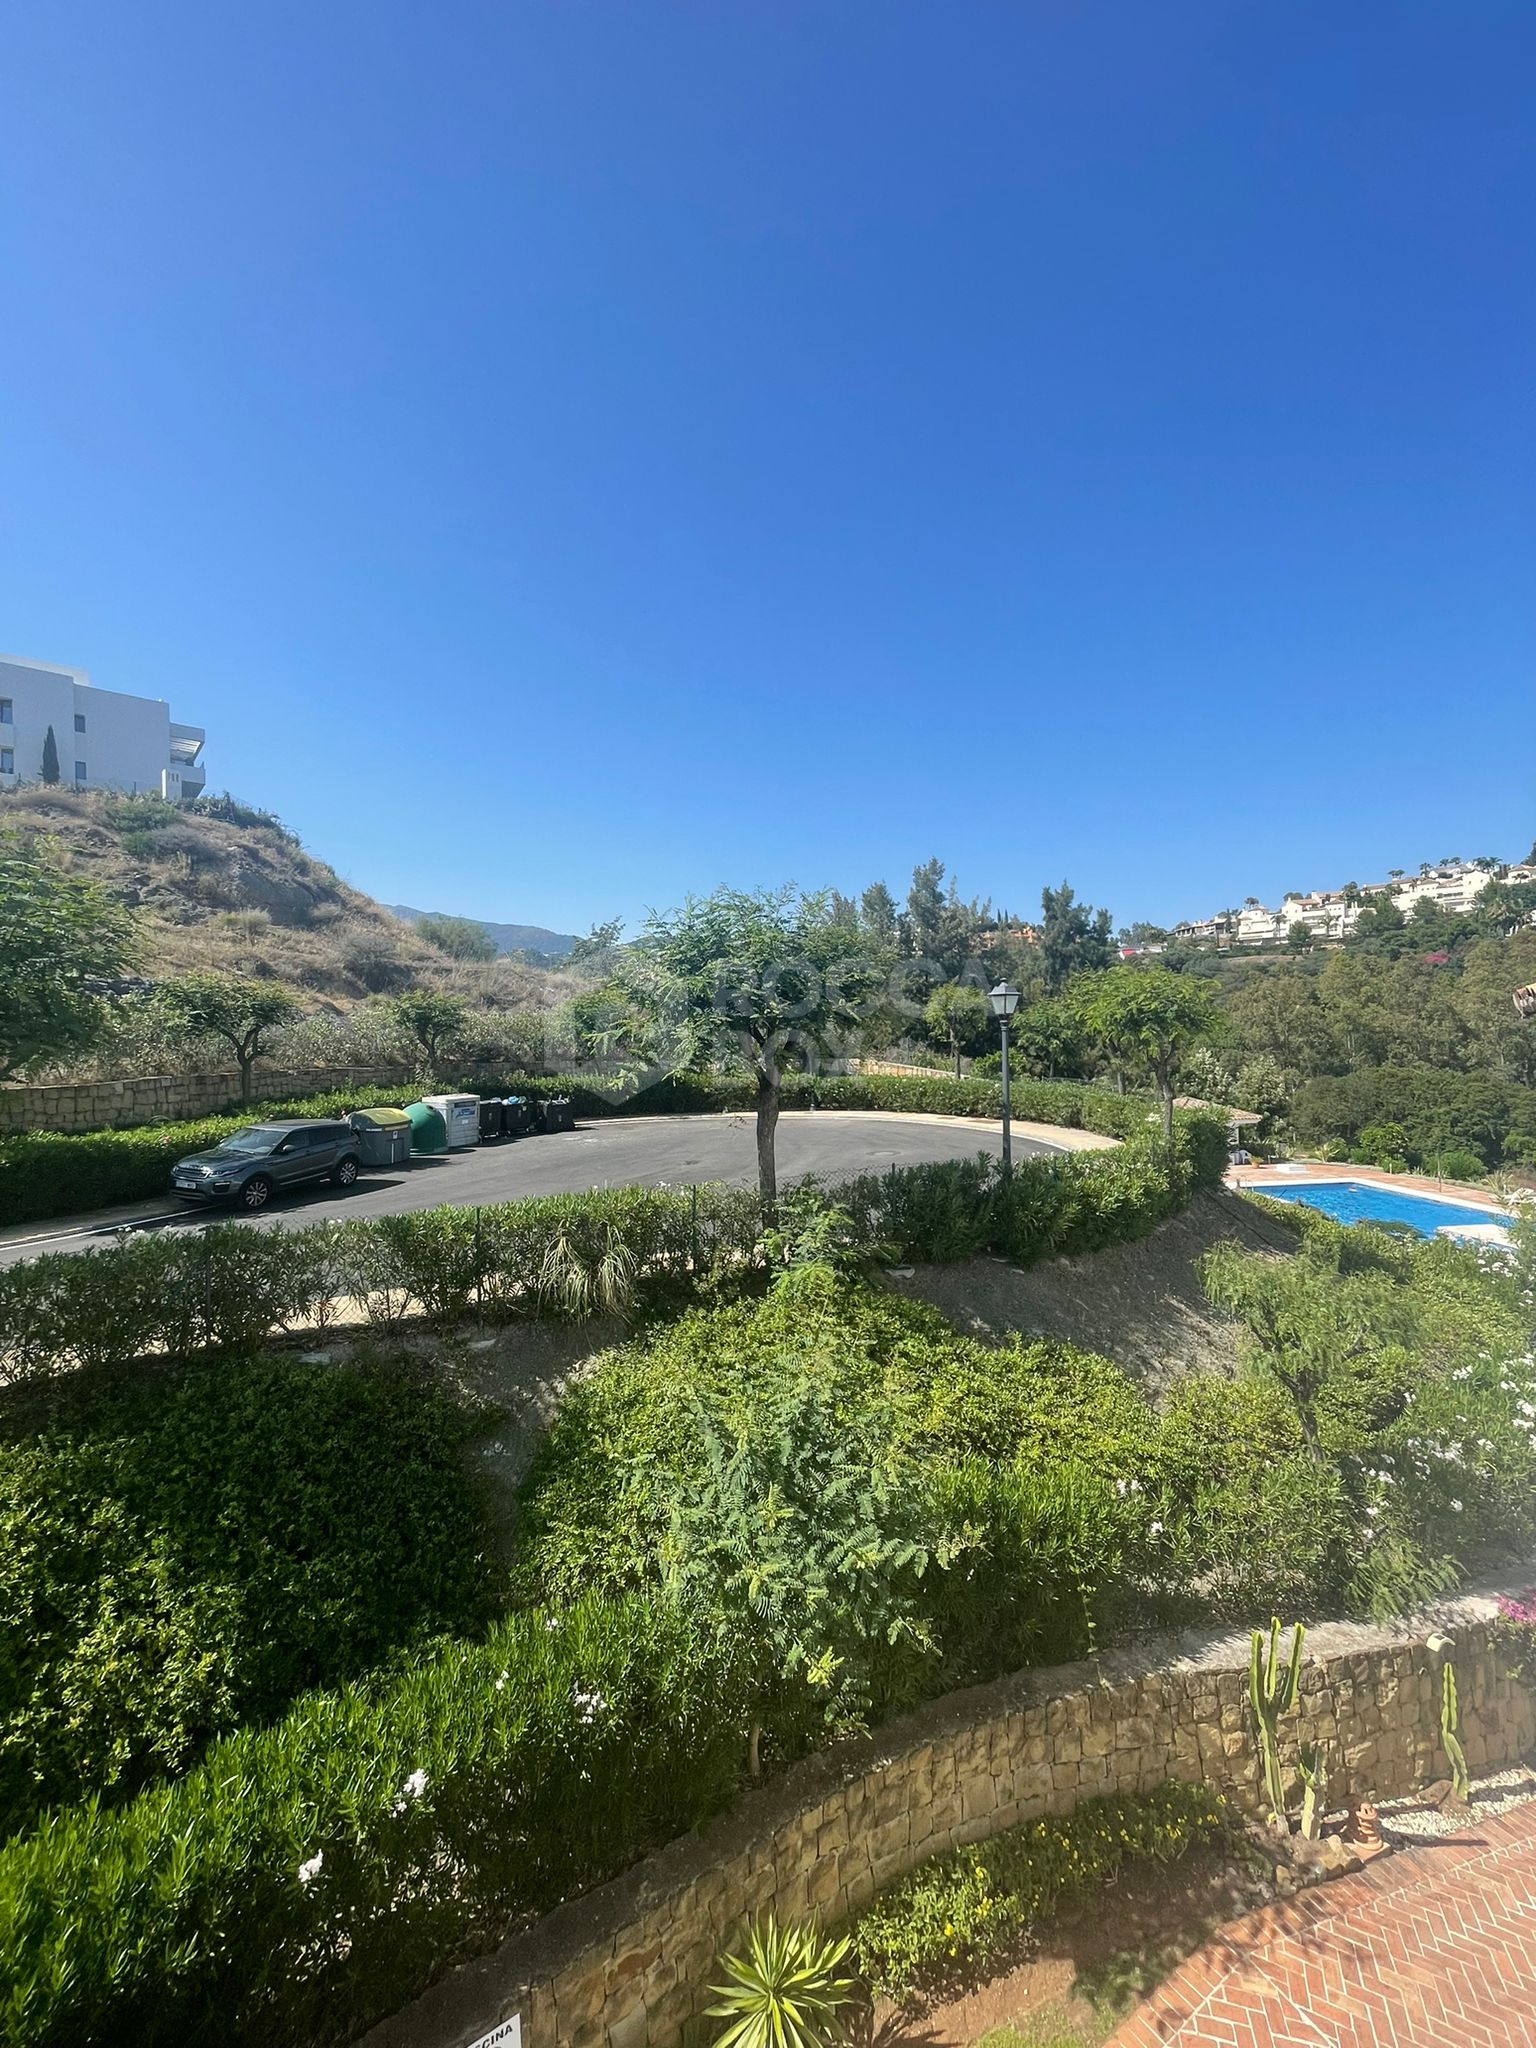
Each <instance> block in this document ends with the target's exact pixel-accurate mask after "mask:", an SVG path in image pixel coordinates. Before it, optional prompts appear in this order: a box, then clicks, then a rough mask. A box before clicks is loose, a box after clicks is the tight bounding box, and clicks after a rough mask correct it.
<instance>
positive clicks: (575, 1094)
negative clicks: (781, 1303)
mask: <svg viewBox="0 0 1536 2048" xmlns="http://www.w3.org/2000/svg"><path fill="white" fill-rule="evenodd" d="M470 1092H475V1093H485V1094H502V1095H529V1096H533V1097H535V1098H537V1099H539V1100H542V1099H544V1098H545V1097H546V1096H550V1095H568V1096H569V1097H570V1098H571V1100H572V1102H573V1104H574V1105H575V1109H576V1113H577V1114H578V1115H579V1116H583V1117H589V1118H597V1117H610V1116H651V1115H654V1116H677V1115H680V1114H685V1113H688V1112H694V1113H697V1112H709V1111H722V1110H732V1109H735V1110H740V1109H750V1108H751V1106H752V1102H753V1093H752V1085H751V1083H750V1082H749V1081H747V1080H745V1079H738V1078H732V1077H728V1076H711V1075H699V1076H694V1075H682V1076H678V1077H675V1078H673V1079H670V1080H666V1081H659V1082H657V1083H656V1085H655V1086H654V1087H652V1088H647V1089H645V1090H643V1091H642V1092H641V1093H640V1094H638V1095H634V1096H629V1097H625V1098H624V1099H622V1100H620V1101H611V1100H610V1099H609V1098H608V1097H607V1096H604V1095H601V1094H598V1093H597V1092H595V1091H594V1090H593V1089H591V1088H589V1087H587V1086H586V1085H585V1084H584V1083H583V1082H582V1081H580V1080H579V1079H571V1078H568V1077H564V1076H561V1075H549V1074H544V1075H540V1076H538V1077H537V1078H532V1079H530V1078H527V1077H523V1076H513V1077H511V1078H510V1079H508V1080H506V1081H505V1082H498V1083H496V1084H495V1085H494V1086H488V1085H487V1084H485V1083H484V1082H480V1083H472V1084H470ZM782 1099H783V1104H784V1107H785V1108H786V1109H810V1108H821V1109H885V1110H893V1111H896V1112H899V1113H904V1114H906V1115H930V1116H977V1117H987V1118H990V1119H993V1120H996V1119H997V1118H998V1117H1000V1116H1001V1114H1002V1091H1001V1089H1000V1087H999V1086H998V1085H997V1083H996V1082H993V1081H956V1080H954V1079H953V1078H952V1077H951V1076H947V1075H943V1074H935V1075H933V1076H932V1077H931V1078H930V1077H926V1076H925V1077H918V1076H916V1075H907V1074H865V1075H858V1074H849V1075H817V1076H811V1075H803V1074H801V1075H794V1076H792V1077H791V1078H790V1079H789V1080H787V1081H786V1082H785V1084H784V1088H783V1091H782ZM399 1100H400V1091H399V1090H398V1089H397V1090H395V1091H393V1092H391V1091H390V1090H388V1089H382V1088H363V1089H354V1090H353V1091H352V1092H351V1093H350V1094H332V1095H311V1096H306V1097H304V1098H302V1099H301V1100H297V1101H293V1102H262V1103H253V1104H252V1105H251V1107H250V1109H249V1110H248V1111H247V1112H245V1113H244V1114H242V1115H238V1116H209V1117H200V1118H198V1119H197V1120H196V1121H195V1122H191V1123H175V1124H142V1125H139V1126H136V1127H135V1128H133V1129H131V1130H123V1131H87V1132H83V1133H66V1132H61V1131H27V1132H22V1133H19V1134H16V1135H13V1136H10V1137H5V1138H0V1227H4V1226H5V1225H8V1224H13V1223H34V1222H41V1221H43V1220H45V1219H46V1218H48V1217H50V1216H70V1215H76V1214H79V1213H80V1212H82V1211H85V1210H91V1209H103V1208H108V1207H111V1206H112V1205H113V1204H115V1203H118V1202H140V1201H147V1200H150V1199H151V1198H153V1197H154V1196H156V1195H163V1194H165V1193H166V1190H167V1187H168V1184H169V1181H170V1172H171V1168H172V1166H173V1165H174V1164H175V1162H176V1161H177V1160H178V1159H183V1158H185V1157H186V1155H187V1154H188V1153H189V1152H201V1151H203V1150H205V1149H206V1148H207V1147H208V1146H210V1145H216V1144H217V1143H218V1142H219V1140H220V1139H221V1138H227V1137H229V1136H230V1135H231V1133H232V1132H234V1131H238V1130H242V1129H243V1128H244V1127H245V1126H246V1125H247V1124H250V1123H256V1122H260V1121H261V1120H262V1119H263V1118H266V1117H274V1116H336V1115H338V1114H339V1113H341V1112H342V1111H344V1110H348V1109H364V1108H369V1107H373V1106H376V1105H378V1104H381V1103H388V1102H398V1101H399ZM1012 1106H1013V1114H1014V1115H1015V1117H1017V1118H1018V1119H1019V1120H1020V1121H1021V1122H1027V1123H1047V1124H1061V1125H1065V1126H1066V1127H1067V1128H1068V1129H1071V1130H1087V1131H1097V1132H1099V1133H1101V1134H1102V1135H1103V1136H1105V1137H1109V1138H1128V1137H1132V1136H1135V1135H1137V1134H1139V1133H1140V1132H1142V1131H1144V1130H1145V1129H1146V1128H1147V1127H1148V1119H1149V1117H1150V1116H1151V1115H1152V1106H1151V1104H1150V1103H1149V1102H1148V1101H1147V1100H1146V1099H1145V1098H1143V1097H1141V1096H1135V1095H1112V1094H1110V1093H1109V1091H1108V1090H1107V1089H1102V1088H1080V1087H1077V1086H1075V1085H1074V1084H1072V1083H1069V1082H1065V1081H1056V1082H1048V1081H1027V1082H1023V1083H1020V1084H1019V1085H1017V1086H1016V1087H1014V1089H1013V1090H1012Z"/></svg>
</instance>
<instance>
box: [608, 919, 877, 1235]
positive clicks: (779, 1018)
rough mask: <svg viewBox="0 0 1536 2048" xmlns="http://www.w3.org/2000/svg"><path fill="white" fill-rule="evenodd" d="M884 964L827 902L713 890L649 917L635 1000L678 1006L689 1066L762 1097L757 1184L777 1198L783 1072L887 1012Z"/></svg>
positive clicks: (681, 1048)
mask: <svg viewBox="0 0 1536 2048" xmlns="http://www.w3.org/2000/svg"><path fill="white" fill-rule="evenodd" d="M888 966H889V962H888V961H887V960H885V959H884V958H882V956H881V955H880V954H879V953H878V952H875V951H874V950H872V949H871V948H870V947H869V946H868V945H867V944H866V943H865V941H864V940H863V939H862V938H861V937H860V935H859V934H858V933H857V932H853V931H850V930H849V929H848V927H847V926H846V925H843V924H839V923H838V922H837V921H836V919H835V918H833V917H832V916H831V915H830V912H829V906H828V901H827V898H826V896H825V895H809V896H808V895H803V894H802V893H801V892H800V891H799V890H797V889H794V888H785V889H779V890H762V891H758V892H755V893H750V892H746V891H743V890H738V889H717V890H716V891H715V892H714V894H713V895H712V896H705V897H690V898H689V899H688V901H687V902H686V903H685V904H684V906H683V908H682V909H681V910H677V911H672V912H669V913H667V914H664V915H663V914H656V913H653V914H652V916H651V917H650V919H649V920H648V921H647V923H646V927H645V930H644V933H643V934H642V936H641V939H640V942H639V945H638V947H637V949H636V959H635V961H634V965H633V968H632V969H631V975H630V985H631V987H632V988H633V989H634V990H635V996H636V1000H637V1001H638V1002H639V1004H640V1005H641V1006H642V1007H645V1006H647V1005H650V1006H658V1007H662V1008H666V1009H673V1010H675V1013H676V1015H677V1017H678V1036H679V1045H678V1048H677V1050H678V1054H679V1055H680V1057H681V1059H682V1060H683V1061H684V1062H685V1063H688V1064H695V1065H698V1064H703V1065H708V1064H710V1063H714V1062H720V1061H725V1062H731V1063H735V1064H737V1065H739V1066H741V1067H742V1068H744V1069H745V1070H746V1072H748V1073H749V1074H750V1075H751V1076H752V1078H753V1080H754V1082H755V1083H756V1088H757V1101H756V1111H757V1177H758V1186H759V1189H760V1190H761V1193H762V1197H763V1201H764V1204H765V1206H766V1207H767V1208H768V1209H769V1210H770V1211H771V1209H772V1207H773V1204H774V1201H775V1199H776V1197H777V1193H778V1176H777V1169H776V1166H775V1161H774V1132H775V1130H776V1128H777V1125H778V1120H779V1082H780V1079H781V1077H782V1075H783V1073H784V1072H785V1070H786V1067H789V1068H794V1067H801V1066H807V1065H811V1064H813V1063H814V1062H815V1060H816V1059H817V1058H819V1057H820V1056H822V1055H823V1054H832V1055H834V1056H835V1055H836V1054H837V1053H839V1052H840V1051H841V1050H842V1049H843V1047H844V1046H845V1045H846V1044H847V1043H848V1042H849V1040H850V1039H851V1037H852V1036H853V1034H854V1033H856V1032H858V1031H859V1030H861V1029H862V1028H864V1027H866V1026H867V1025H868V1024H869V1022H870V1020H871V1018H872V1017H873V1016H874V1015H875V1014H876V1013H877V1012H878V1011H879V1010H880V1009H881V1008H882V1007H883V1006H884V1004H885V988H884V984H885V976H886V971H887V969H888Z"/></svg>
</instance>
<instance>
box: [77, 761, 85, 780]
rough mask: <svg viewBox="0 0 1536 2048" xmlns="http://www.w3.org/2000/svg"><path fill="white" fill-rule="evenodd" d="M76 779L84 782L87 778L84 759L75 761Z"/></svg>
mask: <svg viewBox="0 0 1536 2048" xmlns="http://www.w3.org/2000/svg"><path fill="white" fill-rule="evenodd" d="M75 780H76V782H84V780H85V763H84V762H83V761H77V762H76V763H75Z"/></svg>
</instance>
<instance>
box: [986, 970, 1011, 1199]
mask: <svg viewBox="0 0 1536 2048" xmlns="http://www.w3.org/2000/svg"><path fill="white" fill-rule="evenodd" d="M987 1001H988V1002H989V1003H990V1004H991V1005H992V1014H993V1016H994V1017H995V1018H996V1019H997V1024H998V1029H999V1030H1000V1031H1001V1032H1002V1034H1003V1179H1004V1180H1009V1179H1011V1178H1012V1176H1013V1131H1012V1129H1011V1127H1010V1122H1009V1100H1008V1019H1009V1018H1010V1017H1011V1016H1012V1015H1013V1013H1014V1011H1015V1010H1016V1009H1017V1008H1018V1007H1019V992H1018V990H1017V989H1016V988H1010V987H1009V986H1008V984H1007V982H1006V981H1000V982H999V983H998V984H997V987H996V988H994V989H989V990H988V992H987Z"/></svg>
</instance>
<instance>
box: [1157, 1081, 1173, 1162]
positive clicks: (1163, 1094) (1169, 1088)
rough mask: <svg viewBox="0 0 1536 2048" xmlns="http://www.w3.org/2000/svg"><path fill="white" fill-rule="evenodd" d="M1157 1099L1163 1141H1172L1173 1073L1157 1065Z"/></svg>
mask: <svg viewBox="0 0 1536 2048" xmlns="http://www.w3.org/2000/svg"><path fill="white" fill-rule="evenodd" d="M1155 1071H1156V1074H1157V1099H1158V1101H1159V1102H1160V1103H1161V1105H1162V1110H1163V1143H1164V1144H1165V1145H1171V1144H1172V1143H1173V1075H1172V1072H1171V1071H1170V1070H1169V1069H1168V1068H1167V1067H1158V1068H1157V1069H1156V1070H1155Z"/></svg>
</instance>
